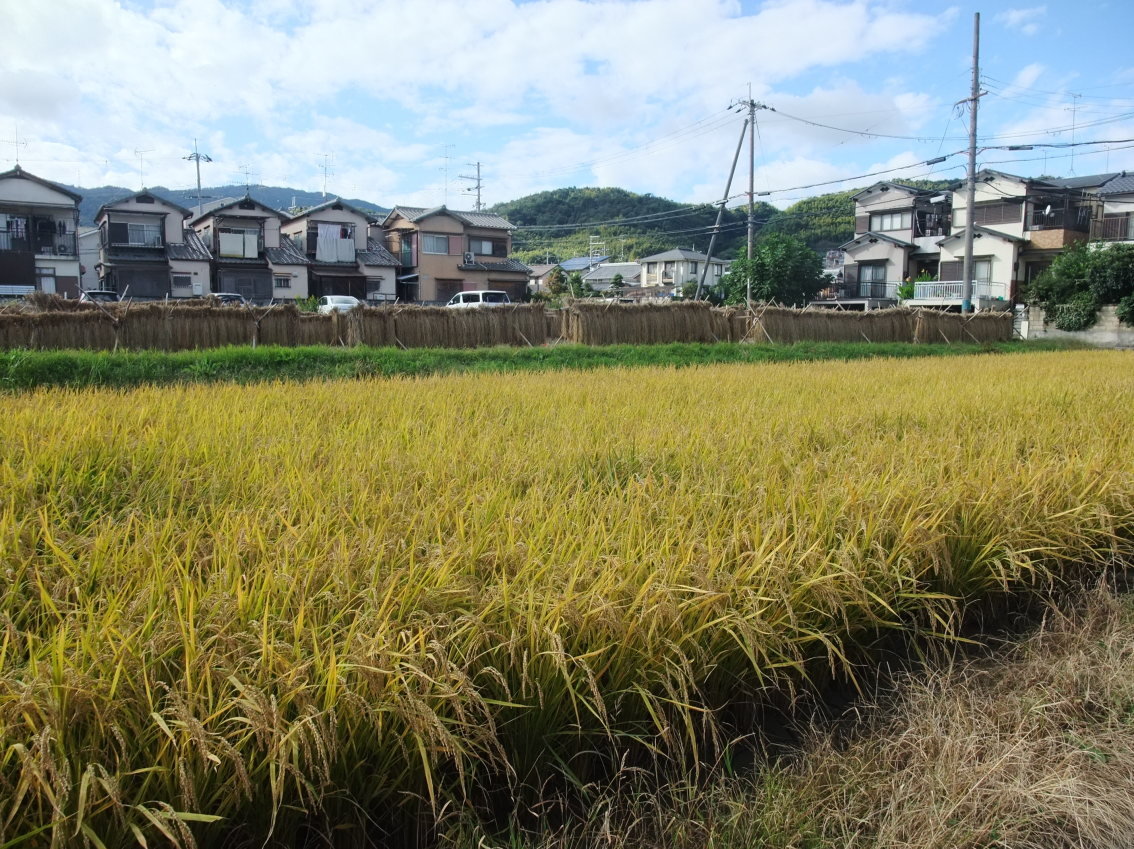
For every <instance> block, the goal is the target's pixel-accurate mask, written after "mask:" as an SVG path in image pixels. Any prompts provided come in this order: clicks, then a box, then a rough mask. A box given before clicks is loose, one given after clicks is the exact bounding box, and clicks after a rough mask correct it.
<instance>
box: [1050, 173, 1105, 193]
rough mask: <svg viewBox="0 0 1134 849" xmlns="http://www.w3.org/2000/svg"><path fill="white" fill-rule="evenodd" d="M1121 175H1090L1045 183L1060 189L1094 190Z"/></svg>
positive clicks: (1053, 178)
mask: <svg viewBox="0 0 1134 849" xmlns="http://www.w3.org/2000/svg"><path fill="white" fill-rule="evenodd" d="M1119 173H1120V172H1118V171H1111V172H1110V173H1109V174H1088V175H1086V176H1084V177H1051V178H1049V179H1047V180H1044V181H1043V182H1045V183H1047V184H1048V185H1051V186H1055V187H1056V188H1060V189H1093V188H1094V187H1095V186H1102V185H1104V184H1106V183H1107V182H1109V181H1110V180H1112V179H1114V178H1115V177H1117V176H1118V175H1119Z"/></svg>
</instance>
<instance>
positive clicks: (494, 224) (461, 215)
mask: <svg viewBox="0 0 1134 849" xmlns="http://www.w3.org/2000/svg"><path fill="white" fill-rule="evenodd" d="M394 215H401V216H402V217H403V218H406V219H408V220H410V221H413V222H415V223H416V222H418V221H421V220H422V219H423V218H428V217H429V216H431V215H451V216H453V217H454V218H456V219H457V220H458V221H463V222H464V223H465V224H468V225H469V226H470V227H487V228H491V229H495V230H515V229H516V227H515V225H514V224H512V223H511V222H510V221H508V219H507V218H503V217H501V216H499V215H495V214H493V213H491V212H468V211H466V210H460V209H449V208H448V207H447V206H445V205H441V206H435V207H433V208H432V209H427V208H426V207H424V206H395V207H394V208H393V209H391V210H390V213H389V215H387V216H386V218H385V221H389V220H390V218H391V217H392V216H394ZM385 221H383V223H385Z"/></svg>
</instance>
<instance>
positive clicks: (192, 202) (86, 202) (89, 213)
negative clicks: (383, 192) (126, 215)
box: [60, 183, 389, 226]
mask: <svg viewBox="0 0 1134 849" xmlns="http://www.w3.org/2000/svg"><path fill="white" fill-rule="evenodd" d="M60 185H62V186H65V187H66V188H68V189H70V190H71V191H73V192H77V193H78V194H80V195H82V196H83V201H82V203H80V204H79V223H80V224H83V225H88V226H89V225H92V224H94V217H95V213H97V212H98V210H99V208H100V207H101V206H102V205H103V204H107V203H111V202H113V201H116V200H119V199H120V198H124V197H128V196H129V195H132V194H134V193H135V191H136V190H135V189H125V188H123V187H122V186H97V187H95V188H90V189H84V188H82V187H81V186H67V185H66V184H65V183H61V184H60ZM149 191H151V192H153V193H154V194H155V195H157V196H158V197H162V198H165V199H167V200H171V201H173V202H174V203H176V204H177V205H179V206H183V207H185V208H186V209H193V208H194V207H196V206H197V190H196V189H167V188H165V187H164V186H152V187H150V188H149ZM244 193H245V187H244V186H243V185H229V186H211V187H209V188H204V187H202V189H201V196H202V199H203V200H204V202H205V203H208V202H209V201H211V200H218V199H220V198H226V197H232V198H239V197H244ZM248 193H249V194H250V195H252V197H253V198H254V199H255V200H258V201H260V203H262V204H264V205H265V206H270V207H271V208H272V209H278V210H280V211H283V212H286V211H287V209H288V208H289V207H291V206H293V205H295V206H315V205H316V204H320V203H323V201H325V200H326V199H327V198H326V197H324V196H323V195H322V193H320V192H307V191H304V190H303V189H292V188H288V187H286V186H253V187H252V188H251V190H249V191H248ZM328 197H329V196H328ZM343 200H345V201H346V202H347V203H349V204H350V205H351V206H357V207H358V208H359V209H361V210H363V211H364V212H373V213H374V214H376V215H383V214H385V213H387V212H389V209H388V208H386V207H382V206H379V205H378V204H376V203H371V202H370V201H368V200H359V199H358V198H343Z"/></svg>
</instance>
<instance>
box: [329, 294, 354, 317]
mask: <svg viewBox="0 0 1134 849" xmlns="http://www.w3.org/2000/svg"><path fill="white" fill-rule="evenodd" d="M360 306H362V301H360V300H359V299H358V298H356V297H354V296H352V295H324V296H323V297H321V298H320V299H319V313H320V314H321V315H330V314H331V313H333V312H349V311H350V310H352V309H354V308H355V307H360Z"/></svg>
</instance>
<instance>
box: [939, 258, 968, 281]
mask: <svg viewBox="0 0 1134 849" xmlns="http://www.w3.org/2000/svg"><path fill="white" fill-rule="evenodd" d="M964 271H965V264H964V263H963V262H958V261H953V262H942V263H941V265H940V266H939V267H938V270H937V279H938V280H942V281H948V280H960V279H961V275H962V274H963V273H964Z"/></svg>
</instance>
